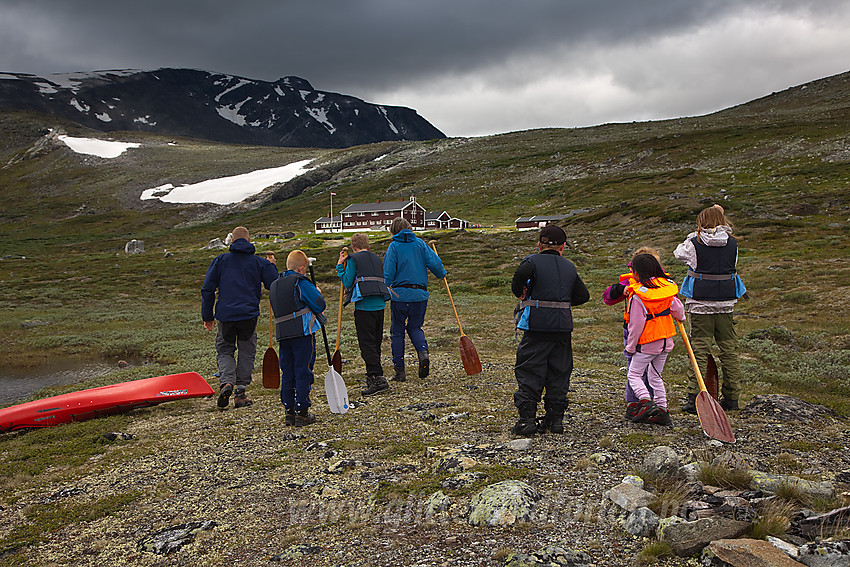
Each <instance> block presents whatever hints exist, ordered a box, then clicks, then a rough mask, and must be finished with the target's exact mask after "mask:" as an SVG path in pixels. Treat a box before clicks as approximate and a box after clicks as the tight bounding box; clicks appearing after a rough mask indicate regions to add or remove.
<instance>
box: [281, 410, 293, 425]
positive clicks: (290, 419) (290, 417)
mask: <svg viewBox="0 0 850 567" xmlns="http://www.w3.org/2000/svg"><path fill="white" fill-rule="evenodd" d="M283 423H284V425H295V408H289V409H288V410H286V419H285V421H284V422H283Z"/></svg>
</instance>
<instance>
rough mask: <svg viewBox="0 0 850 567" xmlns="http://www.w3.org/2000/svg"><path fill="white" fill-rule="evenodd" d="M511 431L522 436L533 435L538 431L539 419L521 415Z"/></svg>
mask: <svg viewBox="0 0 850 567" xmlns="http://www.w3.org/2000/svg"><path fill="white" fill-rule="evenodd" d="M511 433H513V434H514V435H519V436H520V437H532V436H533V435H534V434H535V433H537V420H536V419H534V418H533V417H531V418H522V417H521V418H519V421H517V422H516V425H514V426H513V427H512V428H511Z"/></svg>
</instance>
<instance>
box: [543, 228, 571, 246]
mask: <svg viewBox="0 0 850 567" xmlns="http://www.w3.org/2000/svg"><path fill="white" fill-rule="evenodd" d="M538 239H539V240H540V243H541V244H550V245H553V246H560V245H561V244H564V243H565V242H566V241H567V234H566V233H565V232H564V229H563V228H561V227H560V226H557V225H554V224H549V225H546V226H544V227H543V228H541V229H540V236H539V238H538Z"/></svg>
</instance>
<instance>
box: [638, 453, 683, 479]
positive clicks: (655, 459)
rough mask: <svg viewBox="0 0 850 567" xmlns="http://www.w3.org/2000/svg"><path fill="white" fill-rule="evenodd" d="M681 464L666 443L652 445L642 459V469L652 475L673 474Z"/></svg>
mask: <svg viewBox="0 0 850 567" xmlns="http://www.w3.org/2000/svg"><path fill="white" fill-rule="evenodd" d="M681 466H682V462H681V459H679V455H678V454H676V451H674V450H673V449H671V448H670V447H667V446H666V445H659V446H658V447H653V448H652V450H650V451H649V453H647V454H646V457H644V459H643V470H644V471H646V472H647V473H649V474H651V475H654V476H674V475H676V473H678V472H679V468H680V467H681Z"/></svg>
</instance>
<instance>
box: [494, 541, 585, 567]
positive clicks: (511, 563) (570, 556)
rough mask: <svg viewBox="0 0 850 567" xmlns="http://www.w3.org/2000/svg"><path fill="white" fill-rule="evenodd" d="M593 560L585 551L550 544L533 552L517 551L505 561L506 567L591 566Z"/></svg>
mask: <svg viewBox="0 0 850 567" xmlns="http://www.w3.org/2000/svg"><path fill="white" fill-rule="evenodd" d="M592 565H593V560H592V559H591V557H590V556H589V555H588V554H587V553H585V552H583V551H573V550H570V549H564V548H563V547H560V546H557V545H549V546H546V547H544V548H543V549H541V550H540V551H537V552H535V553H532V554H527V553H515V554H513V555H511V556H509V557H508V559H507V561H505V567H591V566H592Z"/></svg>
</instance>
